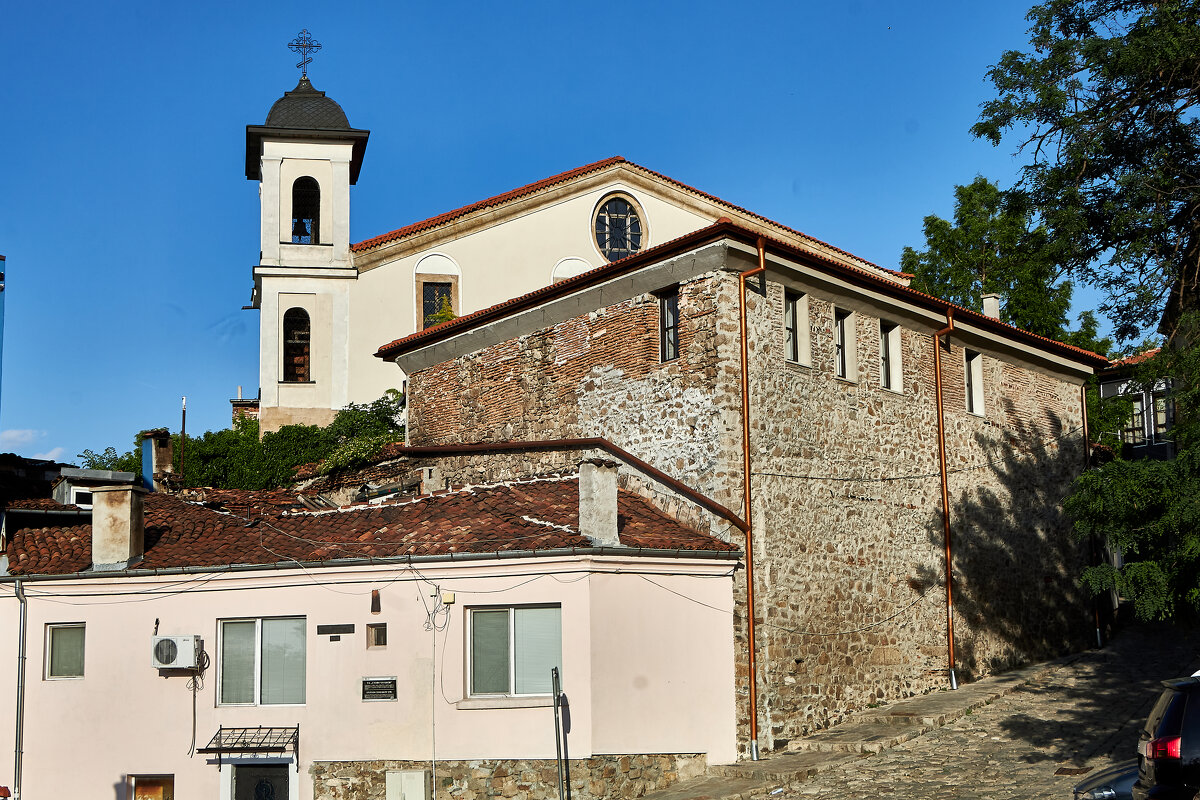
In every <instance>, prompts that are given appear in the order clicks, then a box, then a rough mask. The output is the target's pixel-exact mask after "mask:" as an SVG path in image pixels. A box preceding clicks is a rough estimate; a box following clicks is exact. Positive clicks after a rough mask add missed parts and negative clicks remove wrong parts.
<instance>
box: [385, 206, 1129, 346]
mask: <svg viewBox="0 0 1200 800" xmlns="http://www.w3.org/2000/svg"><path fill="white" fill-rule="evenodd" d="M759 235H760V234H758V233H757V232H756V231H752V230H750V229H749V228H746V227H743V226H741V225H738V224H737V223H735V222H731V221H729V220H727V219H726V220H721V221H719V222H716V223H714V224H713V225H710V226H708V227H707V228H701V229H700V230H697V231H692V232H691V233H688V234H685V235H683V236H680V237H679V238H678V239H674V240H672V241H669V242H664V243H663V244H660V245H657V246H655V247H650V248H647V249H645V250H642V251H639V252H637V253H634V254H633V255H629V256H626V257H625V258H622V259H620V260H618V261H613V262H612V263H610V264H604V265H603V266H599V267H596V268H595V269H591V270H588V271H587V272H583V273H580V274H579V275H576V276H574V277H571V278H566V279H564V280H561V281H558V282H557V283H552V284H550V285H549V286H543V287H541V288H540V289H535V290H534V291H532V292H529V293H527V294H523V295H520V296H518V297H513V298H511V299H509V300H505V301H504V302H502V303H497V304H496V305H494V306H490V307H488V308H483V309H480V310H479V311H475V312H473V313H470V314H464V315H463V316H461V317H458V318H456V319H452V320H449V321H447V322H440V323H438V324H437V325H434V326H432V327H429V328H425V329H424V330H421V331H417V332H416V333H411V334H409V335H408V336H403V337H401V338H399V339H394V340H393V341H391V342H388V343H387V344H384V345H381V346H380V348H379V349H378V350H377V351H376V352H375V357H376V358H382V359H389V358H394V357H395V356H398V355H401V354H403V353H408V352H412V351H413V350H416V349H418V348H420V347H423V346H425V345H427V344H430V343H432V342H436V341H440V340H441V339H445V338H449V337H451V336H454V335H456V334H458V333H461V332H463V331H467V330H471V329H473V328H479V327H482V326H484V325H486V324H488V323H490V322H493V321H495V320H498V319H503V318H504V317H507V316H509V315H511V314H516V313H518V312H520V311H523V310H526V309H529V308H533V307H536V306H538V305H540V304H542V303H548V302H551V301H552V300H555V299H557V298H559V297H564V296H566V295H568V294H572V293H574V292H577V291H579V290H580V289H583V288H586V287H588V286H591V285H593V284H599V283H603V282H604V281H608V280H611V279H613V278H616V277H619V276H621V275H625V274H628V273H632V272H636V271H637V270H639V269H641V268H642V267H644V266H646V265H647V264H649V263H652V262H654V261H656V260H659V259H663V258H668V257H670V256H671V255H672V254H673V253H675V252H679V251H682V252H686V251H687V250H688V249H691V248H695V247H700V246H703V245H705V244H711V243H712V242H715V241H718V240H720V239H721V238H723V237H730V238H737V239H742V240H746V241H748V242H754V241H756V240H757V239H758V237H759ZM762 238H763V239H765V240H766V241H767V242H768V243H769V244H770V245H772V248H773V249H777V250H780V251H783V252H784V253H786V254H788V255H790V256H800V257H803V258H806V259H808V260H810V261H818V262H821V264H822V266H823V267H824V268H826V269H828V270H830V271H831V272H835V273H838V274H840V275H841V276H843V277H846V278H850V279H851V280H853V281H854V282H856V283H858V284H862V285H866V286H869V287H870V288H873V289H879V290H882V291H884V292H887V293H889V294H892V295H894V296H897V297H902V298H905V299H908V300H913V301H918V302H920V303H921V304H922V305H925V306H927V307H931V308H935V309H937V310H938V311H940V312H942V313H945V312H948V311H952V312H953V315H954V318H955V319H956V320H965V321H970V323H971V324H973V325H978V326H979V327H981V328H984V329H986V330H990V331H992V332H995V333H999V334H1000V335H1002V336H1007V337H1009V338H1013V339H1017V340H1021V341H1025V342H1026V343H1029V344H1032V345H1034V346H1036V347H1040V348H1041V349H1043V350H1050V351H1057V352H1058V353H1059V354H1060V355H1064V356H1067V357H1069V358H1071V359H1073V360H1075V361H1080V362H1083V363H1086V364H1088V365H1089V366H1092V367H1100V366H1103V365H1104V364H1107V363H1108V359H1107V358H1105V357H1104V356H1102V355H1099V354H1098V353H1093V352H1091V351H1089V350H1084V349H1083V348H1082V347H1076V346H1074V345H1071V344H1067V343H1065V342H1058V341H1055V340H1054V339H1048V338H1046V337H1045V336H1039V335H1038V334H1036V333H1030V332H1029V331H1026V330H1022V329H1021V328H1017V327H1014V326H1012V325H1009V324H1008V323H1006V322H1001V321H1000V320H998V319H996V318H995V317H989V316H986V315H984V314H980V313H979V312H978V311H972V310H971V309H968V308H963V307H962V306H959V305H955V304H954V303H950V302H947V301H946V300H942V299H941V298H939V297H934V296H933V295H930V294H925V293H924V292H920V291H917V290H916V289H913V288H911V287H909V286H906V285H904V284H902V283H898V282H896V281H891V280H887V279H885V278H882V277H880V276H879V275H876V274H874V273H872V272H870V271H868V270H865V269H858V268H857V267H852V266H849V265H847V264H843V263H841V262H839V261H834V260H833V259H830V258H827V257H824V256H822V255H820V254H819V253H811V252H802V251H800V250H798V249H797V248H795V247H794V246H793V245H791V244H789V243H787V242H783V241H780V240H778V239H773V238H771V237H762Z"/></svg>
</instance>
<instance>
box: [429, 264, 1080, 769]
mask: <svg viewBox="0 0 1200 800" xmlns="http://www.w3.org/2000/svg"><path fill="white" fill-rule="evenodd" d="M751 284H752V286H759V285H760V284H758V282H757V281H754V280H752V281H751ZM783 299H784V291H783V287H782V286H781V285H778V284H776V283H773V282H769V283H767V285H766V290H765V294H764V293H763V292H762V291H751V292H750V293H749V296H748V315H749V319H750V326H751V334H750V339H749V342H748V349H749V354H750V372H751V452H752V464H753V466H752V472H753V481H754V528H755V564H756V572H755V583H756V589H755V591H756V596H755V610H756V640H757V648H756V649H757V654H758V673H759V675H758V692H759V693H758V697H759V703H758V712H759V734H760V735H759V741H760V747H761V748H762V749H772V748H780V747H786V746H787V744H788V742H789V741H791V740H793V739H795V738H797V737H799V736H803V735H805V734H806V733H808V732H811V731H813V730H816V729H819V728H823V727H826V726H828V725H830V724H833V723H835V722H837V721H839V720H841V719H842V718H843V717H844V716H845V715H846V714H848V713H851V712H854V711H859V710H862V709H864V708H867V707H869V706H871V705H874V704H877V703H882V702H890V701H894V700H897V699H899V698H902V697H905V696H908V695H912V694H915V693H920V692H924V691H929V690H932V689H936V688H940V687H944V686H947V685H948V677H947V672H946V667H947V619H946V616H947V615H946V589H945V548H944V538H943V529H942V503H941V483H940V473H939V462H938V447H937V408H936V404H935V399H934V370H933V336H932V333H933V331H932V330H930V329H914V328H912V326H911V324H908V327H904V325H905V324H907V323H904V321H903V320H901V319H895V320H889V321H890V322H900V323H902V331H901V347H900V351H901V360H902V367H903V380H902V382H901V386H900V387H899V391H889V390H885V389H882V388H881V386H880V381H879V324H880V320H879V319H878V318H877V317H872V316H868V315H866V314H864V313H855V314H854V315H853V317H852V321H853V325H854V329H855V334H856V335H855V353H854V354H853V355H854V359H855V361H856V363H857V365H858V370H857V373H858V374H857V380H855V381H846V380H840V379H837V378H835V377H834V371H833V360H834V355H833V342H834V339H833V322H834V315H833V311H834V303H835V302H837V299H836V298H834V297H831V296H818V295H816V294H813V295H811V296H810V297H809V315H808V326H809V334H810V340H811V351H812V357H811V365H800V364H794V363H789V362H787V361H786V360H785V358H784V331H783V326H782V318H783ZM680 316H681V357H680V358H679V359H678V360H677V361H674V362H670V363H668V364H660V363H659V361H658V344H657V327H658V307H657V301H656V299H655V298H654V297H653V296H652V295H642V296H639V297H634V298H632V299H630V300H628V301H626V302H624V303H619V304H615V305H612V306H609V307H607V308H602V309H597V310H595V311H593V312H591V313H589V314H586V315H582V316H580V317H576V318H574V319H572V320H569V321H567V322H565V323H562V324H560V325H557V326H555V327H553V328H547V329H544V330H542V331H539V332H536V333H534V334H531V335H528V336H524V337H521V338H519V339H514V340H510V341H508V342H504V343H501V344H499V345H496V346H494V347H491V348H487V349H485V350H481V351H479V352H476V353H473V354H470V355H466V356H463V357H460V358H458V359H456V360H454V361H451V362H447V363H444V364H440V365H436V366H433V367H430V368H429V369H426V370H422V371H419V372H415V373H414V374H412V375H410V376H409V391H410V405H409V423H410V437H411V441H412V442H413V444H434V443H449V442H454V441H480V440H504V439H539V438H541V439H553V438H566V437H577V436H579V437H581V436H603V437H606V438H608V439H610V440H612V441H613V442H615V443H616V444H618V445H620V446H621V447H624V448H626V449H627V450H629V451H630V452H632V453H634V454H635V455H637V456H639V457H640V458H643V459H645V460H646V461H648V462H650V463H652V464H654V465H655V466H657V467H659V468H660V469H662V470H664V471H665V472H667V473H668V474H670V475H672V476H674V477H676V478H678V479H680V480H682V481H683V482H685V483H687V484H688V485H690V486H692V487H694V488H695V489H697V490H698V491H700V492H703V493H705V494H707V495H709V496H710V497H712V498H713V499H715V500H717V501H718V502H721V503H723V504H725V505H726V506H728V507H729V508H731V509H734V510H735V511H736V510H740V509H741V508H742V469H741V404H740V377H739V371H740V366H739V365H740V352H739V342H740V338H739V335H740V334H739V322H738V299H737V278H736V275H735V274H734V273H732V272H724V271H720V272H713V273H708V274H706V275H702V276H700V277H699V278H697V279H696V280H693V281H691V282H689V283H686V284H684V285H683V286H682V287H681V298H680ZM942 355H943V359H942V361H943V385H944V404H945V409H946V411H945V420H946V451H947V463H948V469H949V472H950V475H949V491H950V499H951V509H950V517H951V527H952V551H953V574H954V583H953V590H954V634H955V643H956V659H955V661H956V667H957V669H958V672H959V676H960V680H967V679H970V678H973V677H978V676H982V675H986V674H989V673H992V672H996V671H999V670H1003V669H1006V668H1009V667H1011V666H1015V665H1017V664H1020V663H1025V662H1029V661H1032V660H1036V659H1041V658H1046V657H1050V656H1053V655H1057V654H1060V653H1063V652H1066V651H1069V650H1070V649H1072V648H1077V647H1081V646H1083V645H1084V643H1085V637H1086V631H1087V629H1088V628H1087V625H1088V623H1087V618H1086V612H1087V606H1086V603H1085V601H1084V598H1083V597H1082V595H1081V593H1080V592H1079V590H1078V587H1077V585H1076V581H1075V575H1077V574H1078V570H1079V566H1080V564H1081V557H1082V551H1081V548H1079V547H1078V546H1077V544H1076V543H1075V541H1074V539H1073V538H1072V536H1071V534H1070V530H1069V525H1068V524H1067V522H1066V520H1064V519H1063V516H1062V511H1061V500H1062V497H1063V496H1064V495H1065V493H1066V492H1067V491H1068V489H1069V484H1070V481H1071V479H1072V478H1073V477H1074V476H1075V475H1076V474H1077V473H1078V471H1079V469H1080V467H1081V466H1082V460H1083V456H1082V437H1081V431H1080V428H1081V413H1080V402H1079V387H1078V385H1077V384H1073V383H1072V382H1070V381H1067V380H1065V379H1061V378H1055V377H1052V376H1050V375H1047V374H1043V373H1041V372H1037V371H1034V370H1031V369H1028V368H1024V367H1019V366H1016V365H1014V364H1011V363H1007V362H1004V361H1001V360H999V359H997V358H994V357H992V356H991V355H990V354H988V353H987V352H984V356H983V359H984V361H983V366H984V380H983V387H984V413H983V414H971V413H968V412H967V411H966V408H965V405H966V403H965V388H964V387H965V382H964V374H963V371H964V354H963V348H962V346H961V343H959V342H957V341H956V340H955V337H954V336H953V335H952V336H951V337H950V345H949V347H948V348H945V347H943V353H942ZM716 533H718V534H719V535H722V536H724V537H725V538H727V539H729V540H730V541H734V542H735V543H737V544H741V543H742V540H741V534H740V533H738V532H737V531H736V529H732V528H731V527H729V526H726V527H724V528H722V529H720V530H718V531H716ZM735 607H736V608H737V609H739V611H738V612H737V613H735V615H734V618H733V619H732V620H731V623H732V625H733V634H734V636H735V638H736V641H737V653H738V659H739V660H738V663H737V664H736V670H737V686H736V691H737V696H738V731H739V734H738V735H739V748H740V750H741V751H742V752H746V751H747V749H748V742H747V740H746V735H747V731H748V728H749V701H748V680H749V670H748V665H747V662H746V652H747V648H746V638H747V631H746V620H745V618H744V612H742V611H741V609H744V608H745V607H746V584H745V571H739V573H738V575H737V577H736V579H735Z"/></svg>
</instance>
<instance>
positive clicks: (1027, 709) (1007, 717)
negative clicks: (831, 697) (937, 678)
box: [647, 625, 1200, 800]
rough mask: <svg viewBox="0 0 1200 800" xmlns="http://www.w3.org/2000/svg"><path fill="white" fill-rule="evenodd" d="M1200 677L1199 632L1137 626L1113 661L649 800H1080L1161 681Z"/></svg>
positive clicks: (910, 709) (1074, 665) (1050, 668)
mask: <svg viewBox="0 0 1200 800" xmlns="http://www.w3.org/2000/svg"><path fill="white" fill-rule="evenodd" d="M1197 668H1200V631H1194V630H1193V631H1179V630H1175V629H1170V628H1167V627H1165V626H1157V625H1142V626H1130V627H1129V628H1127V629H1126V630H1124V631H1122V633H1121V635H1120V636H1119V637H1118V638H1117V639H1116V641H1114V642H1113V643H1112V644H1111V645H1109V646H1108V647H1106V648H1104V649H1102V650H1095V651H1091V652H1087V653H1083V654H1080V655H1078V656H1074V657H1071V658H1067V659H1062V660H1059V661H1057V662H1051V663H1048V664H1043V665H1038V666H1036V667H1031V668H1028V669H1025V670H1020V671H1017V672H1013V673H1007V674H1005V675H1001V676H998V677H997V678H993V679H989V680H985V681H980V682H979V683H977V684H968V685H966V686H963V687H962V688H960V689H959V690H958V691H957V692H937V693H933V694H930V695H925V696H922V697H915V698H911V699H909V700H906V701H904V702H902V703H897V704H895V705H894V706H891V707H889V708H886V709H879V710H876V711H874V712H872V713H871V714H869V715H861V716H859V717H857V718H852V719H851V720H850V721H848V722H847V723H845V724H843V725H839V726H836V727H834V728H830V729H829V730H827V731H822V732H821V733H818V734H816V735H814V736H812V737H809V739H808V740H805V741H801V742H796V743H793V746H796V747H798V749H800V750H801V752H797V753H792V754H783V755H774V756H772V757H770V758H767V759H764V760H763V761H760V762H757V763H746V762H743V763H741V764H737V765H732V766H729V767H713V768H711V769H710V776H709V777H707V778H704V779H702V780H701V781H698V782H695V783H691V784H690V785H689V784H680V785H679V786H676V787H672V789H670V790H667V791H666V792H659V793H654V794H652V795H648V796H647V800H650V798H654V800H699V798H711V799H712V800H723V799H724V800H732V798H741V799H742V800H747V799H748V798H769V799H770V800H834V798H838V799H839V800H840V798H859V797H881V798H897V800H968V799H969V800H1008V798H1022V800H1030V799H1032V798H1060V799H1061V798H1069V797H1070V796H1071V787H1072V786H1074V785H1075V784H1076V783H1077V782H1079V781H1080V780H1082V779H1083V778H1084V777H1086V775H1088V774H1091V773H1092V772H1094V771H1096V770H1099V769H1103V768H1105V767H1107V766H1110V765H1111V764H1114V763H1117V762H1119V761H1124V760H1126V759H1130V758H1133V757H1134V755H1135V754H1134V747H1135V744H1136V741H1137V732H1138V729H1139V728H1140V726H1141V723H1142V722H1143V721H1144V720H1145V717H1146V714H1147V713H1148V712H1149V709H1150V705H1151V704H1152V703H1153V701H1154V699H1155V698H1156V697H1157V695H1158V683H1159V681H1161V680H1164V679H1166V678H1173V677H1178V676H1180V675H1185V674H1188V673H1190V672H1192V671H1194V670H1196V669H1197ZM906 717H907V718H908V719H910V720H911V721H912V723H913V724H912V725H911V726H907V725H904V724H903V721H904V718H906ZM888 726H891V727H892V729H893V730H895V733H894V734H892V735H890V736H889V731H888V730H887V728H888ZM918 731H919V732H918Z"/></svg>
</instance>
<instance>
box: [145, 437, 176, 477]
mask: <svg viewBox="0 0 1200 800" xmlns="http://www.w3.org/2000/svg"><path fill="white" fill-rule="evenodd" d="M174 471H175V466H174V463H173V453H172V451H171V432H170V431H169V430H167V429H166V428H155V429H154V430H150V431H142V488H144V489H146V490H147V491H151V492H164V491H166V490H167V485H166V483H167V482H166V480H164V478H163V476H165V475H168V474H170V473H173V472H174Z"/></svg>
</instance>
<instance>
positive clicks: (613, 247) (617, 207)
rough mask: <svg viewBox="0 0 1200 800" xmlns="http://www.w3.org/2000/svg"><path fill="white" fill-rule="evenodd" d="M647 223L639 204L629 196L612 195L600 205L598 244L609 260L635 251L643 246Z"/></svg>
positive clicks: (598, 209)
mask: <svg viewBox="0 0 1200 800" xmlns="http://www.w3.org/2000/svg"><path fill="white" fill-rule="evenodd" d="M644 227H645V226H644V223H643V221H642V218H641V216H640V215H639V213H638V208H637V206H635V205H634V204H633V202H632V201H630V200H629V198H627V197H621V196H619V195H617V196H614V197H609V198H607V199H605V200H604V201H603V202H602V203H601V204H600V206H599V207H598V208H597V209H596V220H595V225H594V230H595V231H596V246H597V247H598V248H600V252H601V253H602V254H603V255H604V257H605V258H607V259H608V260H609V261H616V260H617V259H619V258H625V257H626V256H630V255H633V254H634V253H636V252H637V251H639V250H641V249H642V239H643V238H644V235H645V231H644Z"/></svg>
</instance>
